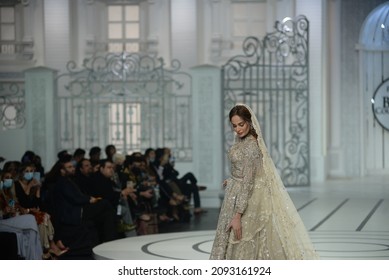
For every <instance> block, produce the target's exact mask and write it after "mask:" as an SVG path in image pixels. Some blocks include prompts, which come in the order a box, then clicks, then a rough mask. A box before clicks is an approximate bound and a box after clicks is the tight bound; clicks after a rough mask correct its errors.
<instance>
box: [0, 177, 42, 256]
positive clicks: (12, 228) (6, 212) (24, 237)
mask: <svg viewBox="0 0 389 280" xmlns="http://www.w3.org/2000/svg"><path fill="white" fill-rule="evenodd" d="M0 212H1V213H2V214H1V215H2V217H1V218H2V219H0V232H11V233H14V234H15V235H16V240H17V243H18V252H17V255H18V258H19V257H20V258H23V259H27V260H39V259H42V256H43V252H42V246H41V242H40V238H39V232H38V226H37V223H36V221H35V218H34V217H33V216H32V215H26V214H27V209H25V208H23V207H21V206H20V204H19V202H18V200H17V198H16V195H15V186H14V182H13V179H12V173H11V172H9V171H3V172H2V173H1V174H0ZM3 253H4V252H3ZM7 257H9V256H7Z"/></svg>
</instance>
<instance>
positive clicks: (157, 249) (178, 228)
mask: <svg viewBox="0 0 389 280" xmlns="http://www.w3.org/2000/svg"><path fill="white" fill-rule="evenodd" d="M288 192H289V194H290V196H291V198H292V200H293V201H294V203H295V205H296V208H297V209H298V210H299V213H300V215H301V218H302V220H303V221H304V224H305V226H306V228H307V229H308V231H309V234H310V236H311V238H312V241H313V243H314V245H315V247H316V249H317V251H318V253H319V254H320V256H321V258H322V259H366V260H368V259H375V260H379V259H389V222H388V220H389V199H388V198H389V176H382V175H381V176H374V177H373V176H369V177H365V178H359V179H349V180H346V179H343V180H330V181H327V182H325V183H320V184H312V185H311V186H310V187H299V188H289V189H288ZM217 215H218V209H216V208H210V209H209V212H208V213H206V214H204V215H202V216H200V217H194V218H192V220H191V222H190V223H188V224H171V225H169V226H163V227H161V232H162V233H161V234H158V235H149V236H139V237H129V238H126V239H121V240H117V241H113V242H109V243H105V244H102V245H100V246H98V247H97V248H95V250H94V252H95V255H96V258H108V259H199V260H200V259H208V257H209V251H210V248H211V246H212V241H213V237H214V230H215V227H216V222H217Z"/></svg>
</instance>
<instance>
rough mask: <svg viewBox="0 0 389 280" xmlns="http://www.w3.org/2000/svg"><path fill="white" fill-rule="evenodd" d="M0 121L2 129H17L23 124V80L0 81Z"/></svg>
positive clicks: (24, 118) (24, 122) (24, 116)
mask: <svg viewBox="0 0 389 280" xmlns="http://www.w3.org/2000/svg"><path fill="white" fill-rule="evenodd" d="M0 122H1V123H2V126H3V129H18V128H23V127H24V126H25V124H26V115H25V90H24V81H23V82H1V83H0Z"/></svg>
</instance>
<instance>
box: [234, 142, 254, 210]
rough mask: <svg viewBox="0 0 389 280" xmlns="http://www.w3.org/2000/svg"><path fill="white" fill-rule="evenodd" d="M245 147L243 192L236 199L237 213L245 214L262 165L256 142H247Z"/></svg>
mask: <svg viewBox="0 0 389 280" xmlns="http://www.w3.org/2000/svg"><path fill="white" fill-rule="evenodd" d="M245 144H247V145H245V146H244V147H243V151H242V153H243V157H242V182H241V191H240V192H239V194H238V196H237V198H236V206H235V209H236V212H237V213H242V214H243V213H244V211H245V210H246V207H247V203H248V200H249V198H250V196H251V194H252V191H253V188H254V182H255V176H256V173H257V170H258V168H259V164H260V161H259V159H260V154H259V149H258V146H257V144H256V142H255V141H250V140H249V141H247V142H246V143H245Z"/></svg>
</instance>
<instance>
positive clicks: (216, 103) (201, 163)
mask: <svg viewBox="0 0 389 280" xmlns="http://www.w3.org/2000/svg"><path fill="white" fill-rule="evenodd" d="M191 74H192V77H193V87H192V88H193V90H192V93H193V95H192V98H193V162H194V164H193V171H194V174H195V175H196V177H197V178H198V180H199V182H200V183H201V184H204V185H206V186H208V189H207V191H206V195H207V197H208V198H210V199H213V201H212V202H210V205H209V204H208V205H207V206H208V207H209V206H211V207H214V206H215V205H219V201H218V194H219V191H220V190H221V184H222V181H223V177H222V176H223V143H224V142H223V134H222V133H223V132H222V125H223V120H222V117H221V116H222V96H221V88H220V87H221V75H220V68H218V67H215V66H210V65H203V66H197V67H194V68H192V69H191ZM204 198H205V197H204V196H202V204H203V206H206V204H205V205H204V203H206V202H205V201H204V202H203V200H204Z"/></svg>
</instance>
